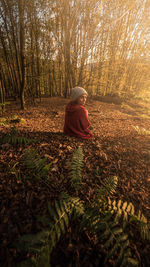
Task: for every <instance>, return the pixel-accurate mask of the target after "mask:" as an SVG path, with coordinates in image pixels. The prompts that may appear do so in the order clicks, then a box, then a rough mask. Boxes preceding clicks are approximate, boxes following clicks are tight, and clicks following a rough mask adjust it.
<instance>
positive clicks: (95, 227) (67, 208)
mask: <svg viewBox="0 0 150 267" xmlns="http://www.w3.org/2000/svg"><path fill="white" fill-rule="evenodd" d="M23 160H24V164H25V166H26V168H28V169H30V171H31V172H32V173H34V175H39V174H40V176H41V173H43V170H45V166H47V167H46V169H48V168H49V167H48V166H49V165H45V163H46V161H45V159H40V158H38V157H36V154H35V153H33V151H32V152H31V151H30V152H29V151H28V152H27V154H25V157H24V159H23ZM82 169H83V152H82V149H81V148H80V147H79V148H78V149H77V150H75V151H74V154H73V158H72V162H71V165H70V168H69V175H68V178H69V179H70V182H71V185H72V187H73V188H74V194H75V196H70V195H68V194H67V193H64V194H63V195H61V196H60V198H59V200H57V201H56V200H55V201H54V203H53V205H50V204H48V212H49V215H47V217H41V216H38V217H37V220H38V221H40V222H41V224H42V225H43V230H42V231H41V232H39V233H37V234H36V235H25V236H22V237H21V238H20V240H18V242H15V244H13V246H14V247H15V248H17V249H18V250H23V251H26V252H28V253H30V256H31V257H30V258H29V259H28V260H27V261H25V262H22V263H19V265H18V267H24V266H31V267H32V266H36V267H41V266H42V267H49V266H51V253H52V251H53V250H54V249H55V248H56V246H57V243H58V241H59V240H60V239H61V238H62V237H64V236H65V234H66V232H67V231H68V228H69V227H71V225H72V221H73V220H78V225H77V232H78V235H79V236H80V234H81V233H82V232H85V233H88V236H90V237H91V242H92V240H93V239H94V242H96V245H97V248H99V249H98V250H99V254H102V255H103V257H104V261H103V262H102V263H101V262H99V266H100V265H101V264H102V266H122V267H123V266H139V262H138V258H137V257H136V256H135V255H134V253H133V249H132V246H131V244H132V240H133V236H134V234H135V235H139V238H141V240H143V242H144V241H145V240H150V232H149V227H148V223H147V219H146V218H145V216H144V215H143V214H142V213H141V211H137V210H135V207H134V205H133V204H132V203H127V202H123V201H121V200H116V199H115V198H114V193H115V191H116V190H117V184H118V178H117V177H108V178H107V179H106V181H105V182H104V183H103V185H101V187H99V186H98V190H97V191H96V193H95V195H94V197H93V199H92V201H90V202H88V203H86V202H84V201H82V199H81V198H80V197H79V192H80V188H81V186H82ZM72 231H74V229H72Z"/></svg>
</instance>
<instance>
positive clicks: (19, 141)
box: [0, 126, 35, 146]
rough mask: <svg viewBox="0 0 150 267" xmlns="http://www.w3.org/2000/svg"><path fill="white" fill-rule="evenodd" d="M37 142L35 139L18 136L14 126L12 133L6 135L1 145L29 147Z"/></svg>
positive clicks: (0, 141)
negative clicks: (28, 145)
mask: <svg viewBox="0 0 150 267" xmlns="http://www.w3.org/2000/svg"><path fill="white" fill-rule="evenodd" d="M33 142H35V141H34V140H33V139H29V138H26V137H23V136H19V135H18V130H17V128H16V127H15V126H14V127H12V128H11V131H10V133H7V134H4V135H3V136H2V138H1V140H0V143H1V144H6V143H7V144H10V145H13V146H16V145H27V144H31V143H33Z"/></svg>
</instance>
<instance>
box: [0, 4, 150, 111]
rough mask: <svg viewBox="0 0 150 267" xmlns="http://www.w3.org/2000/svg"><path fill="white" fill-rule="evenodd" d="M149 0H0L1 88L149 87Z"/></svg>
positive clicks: (127, 92)
mask: <svg viewBox="0 0 150 267" xmlns="http://www.w3.org/2000/svg"><path fill="white" fill-rule="evenodd" d="M148 14H150V5H149V0H133V1H131V0H122V1H120V0H104V1H97V0H90V1H88V0H84V1H80V0H67V1H66V0H0V95H1V100H2V101H1V102H5V97H10V96H13V97H19V98H20V100H21V108H24V99H25V98H30V99H31V100H33V101H34V99H35V97H41V95H43V94H44V95H48V96H57V95H58V96H65V97H67V96H68V95H69V94H70V89H71V88H72V87H74V86H76V85H79V86H83V87H85V88H86V89H87V90H88V92H89V94H90V95H102V96H104V95H118V96H121V97H131V96H132V97H134V96H139V95H142V94H144V93H145V92H148V90H149V89H150V87H149V86H150V85H149V83H150V82H149V76H150V54H149V43H148V39H149V33H148V24H149V20H148Z"/></svg>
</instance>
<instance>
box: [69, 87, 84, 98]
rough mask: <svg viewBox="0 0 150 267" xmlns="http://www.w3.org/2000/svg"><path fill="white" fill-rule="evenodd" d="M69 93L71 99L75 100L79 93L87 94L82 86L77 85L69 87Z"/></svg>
mask: <svg viewBox="0 0 150 267" xmlns="http://www.w3.org/2000/svg"><path fill="white" fill-rule="evenodd" d="M71 94H72V100H73V101H75V100H77V98H78V97H80V96H81V95H88V93H87V91H86V90H85V89H84V88H82V87H78V86H77V87H74V88H72V89H71Z"/></svg>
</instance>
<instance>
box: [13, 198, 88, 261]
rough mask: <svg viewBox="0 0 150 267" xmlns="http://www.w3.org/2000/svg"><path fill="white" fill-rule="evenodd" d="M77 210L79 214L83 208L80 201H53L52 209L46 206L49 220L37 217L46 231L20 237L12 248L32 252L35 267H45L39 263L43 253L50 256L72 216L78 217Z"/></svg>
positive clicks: (74, 199) (72, 199)
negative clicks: (74, 214) (46, 252)
mask: <svg viewBox="0 0 150 267" xmlns="http://www.w3.org/2000/svg"><path fill="white" fill-rule="evenodd" d="M79 208H80V209H81V210H80V213H83V207H82V204H81V203H80V200H79V199H78V198H71V197H69V198H67V199H65V200H61V201H55V202H54V207H53V208H52V207H51V206H50V205H49V204H48V211H49V215H50V219H48V218H41V217H39V220H40V221H41V222H42V223H43V224H44V225H45V226H46V228H47V229H46V230H44V231H42V232H40V233H38V234H36V235H26V236H23V237H21V238H20V242H19V243H18V244H15V245H14V246H15V247H16V248H19V249H21V250H25V251H29V252H33V253H34V255H35V257H34V258H35V260H36V261H35V263H36V265H35V266H45V265H43V264H42V263H41V262H42V261H43V259H44V253H45V251H48V253H49V256H50V254H51V252H52V250H53V248H54V247H56V244H57V242H58V241H59V239H60V238H61V236H62V235H63V234H65V232H66V230H67V228H68V226H69V222H70V218H71V216H72V214H73V213H74V212H76V216H78V214H79ZM14 246H13V247H14ZM32 264H33V262H32ZM40 264H41V265H40ZM49 264H50V258H49ZM31 266H32V265H31ZM47 266H50V265H47Z"/></svg>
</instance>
